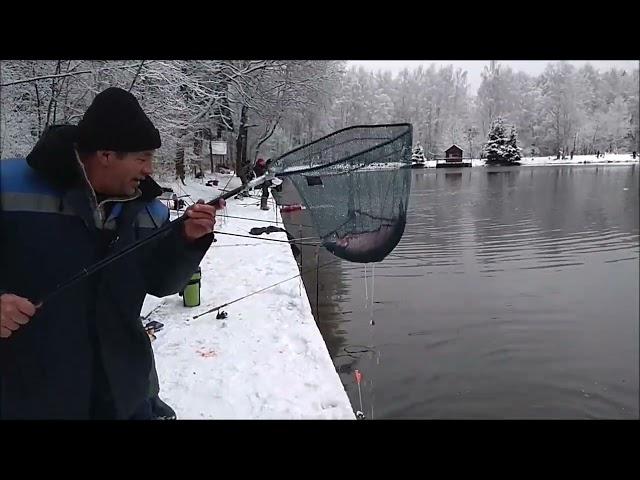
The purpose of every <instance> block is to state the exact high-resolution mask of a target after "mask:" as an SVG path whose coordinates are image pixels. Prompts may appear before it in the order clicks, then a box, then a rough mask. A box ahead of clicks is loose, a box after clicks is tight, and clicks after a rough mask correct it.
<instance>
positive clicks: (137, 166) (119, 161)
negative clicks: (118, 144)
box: [100, 150, 153, 196]
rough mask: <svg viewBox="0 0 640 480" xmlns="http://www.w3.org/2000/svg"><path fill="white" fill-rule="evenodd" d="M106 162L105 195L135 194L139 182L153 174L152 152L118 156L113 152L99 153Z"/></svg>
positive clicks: (129, 153)
mask: <svg viewBox="0 0 640 480" xmlns="http://www.w3.org/2000/svg"><path fill="white" fill-rule="evenodd" d="M100 154H101V155H103V158H104V159H105V160H106V166H107V168H105V169H104V172H105V173H104V175H105V177H104V186H105V188H106V189H108V190H109V191H107V192H100V193H104V194H107V195H117V196H129V195H133V194H134V193H135V192H136V189H137V188H138V186H139V185H140V182H141V181H142V180H144V178H145V177H146V176H147V175H151V174H152V173H153V165H152V163H153V150H148V151H144V152H128V153H125V154H124V156H118V155H117V154H116V153H115V152H100Z"/></svg>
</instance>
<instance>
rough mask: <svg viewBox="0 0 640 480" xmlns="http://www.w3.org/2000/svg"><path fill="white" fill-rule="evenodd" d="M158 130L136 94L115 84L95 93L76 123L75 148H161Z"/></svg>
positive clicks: (89, 150) (128, 150)
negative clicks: (76, 142)
mask: <svg viewBox="0 0 640 480" xmlns="http://www.w3.org/2000/svg"><path fill="white" fill-rule="evenodd" d="M160 145H161V142H160V132H158V129H157V128H156V127H154V126H153V123H151V120H149V117H147V115H146V114H145V113H144V112H143V111H142V108H141V107H140V104H139V103H138V100H137V99H136V97H134V96H133V95H132V94H131V93H129V92H127V91H126V90H123V89H121V88H117V87H110V88H107V89H106V90H104V91H103V92H101V93H99V94H98V95H96V98H94V99H93V102H92V103H91V105H89V108H88V109H87V111H86V112H85V114H84V116H83V117H82V120H80V122H79V123H78V149H79V150H80V151H86V152H94V151H97V150H114V151H118V152H141V151H143V150H155V149H156V148H160Z"/></svg>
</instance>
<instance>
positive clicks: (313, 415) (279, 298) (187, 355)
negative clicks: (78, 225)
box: [142, 174, 355, 419]
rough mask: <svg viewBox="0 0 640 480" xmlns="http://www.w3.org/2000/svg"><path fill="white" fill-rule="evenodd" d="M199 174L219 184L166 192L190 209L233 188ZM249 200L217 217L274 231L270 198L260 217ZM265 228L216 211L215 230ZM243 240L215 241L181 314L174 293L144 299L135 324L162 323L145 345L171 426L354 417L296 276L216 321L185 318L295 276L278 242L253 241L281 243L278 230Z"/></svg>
mask: <svg viewBox="0 0 640 480" xmlns="http://www.w3.org/2000/svg"><path fill="white" fill-rule="evenodd" d="M209 177H210V178H218V179H219V186H218V187H208V186H205V185H204V182H202V183H199V182H201V180H191V181H187V184H188V185H187V186H186V187H185V186H182V185H181V184H172V185H168V186H172V188H173V189H174V192H176V193H177V194H178V195H186V194H189V195H190V196H191V197H192V199H190V198H188V197H187V198H185V200H187V201H188V203H192V202H193V201H195V200H197V199H199V198H203V199H204V200H205V201H208V200H211V199H212V198H214V197H215V196H217V195H218V194H219V190H218V188H226V189H231V188H234V187H236V186H238V185H239V180H238V178H237V177H235V178H234V177H231V176H230V175H220V174H217V175H216V176H215V177H213V176H211V175H210V176H209ZM229 179H231V181H230V182H229V184H228V185H227V182H228V180H229ZM161 183H162V182H161ZM165 185H166V184H165ZM258 193H259V192H258ZM258 203H259V199H256V198H244V199H230V200H228V201H227V208H226V212H225V213H226V215H230V216H234V217H246V218H251V219H258V220H269V221H271V222H273V223H271V224H272V225H274V226H280V227H283V225H282V220H281V218H280V215H279V212H278V211H277V209H276V208H275V204H274V202H273V197H272V196H270V201H269V205H270V210H268V211H263V210H260V208H259V205H258ZM276 222H277V223H276ZM266 226H269V223H264V222H258V221H252V220H244V219H237V218H225V216H224V214H222V215H221V214H219V217H218V221H217V223H216V230H218V231H221V232H229V233H237V234H242V235H247V236H251V235H249V230H250V229H251V228H253V227H266ZM251 237H252V238H242V237H234V236H230V235H222V234H217V235H216V238H217V242H215V243H214V244H213V245H212V246H211V248H210V249H209V251H208V252H207V254H206V256H205V257H204V259H203V260H202V262H201V264H200V267H201V269H202V289H201V305H200V306H198V307H192V308H187V307H184V306H183V301H182V297H180V296H178V295H173V296H169V297H165V298H163V299H158V298H155V297H152V296H147V298H146V300H145V304H144V306H143V310H142V315H147V314H149V313H150V315H149V317H148V318H147V319H146V320H145V323H146V322H148V321H150V320H156V321H159V322H161V323H163V324H164V329H163V330H161V331H160V332H158V333H157V334H156V337H157V339H156V340H155V341H154V342H153V343H152V345H153V348H154V351H155V355H156V364H157V369H158V376H159V379H160V397H161V398H162V399H163V400H165V401H166V402H167V403H168V404H169V405H171V406H172V407H173V408H174V409H175V410H176V412H177V415H178V418H180V419H354V418H355V415H354V411H353V408H352V406H351V404H350V402H349V399H348V397H347V394H346V392H345V390H344V387H343V385H342V383H341V381H340V378H339V376H338V374H337V372H336V370H335V367H334V365H333V362H332V360H331V357H330V356H329V352H328V350H327V348H326V345H325V343H324V340H323V338H322V335H321V334H320V331H319V330H318V327H317V326H316V323H315V320H314V318H313V315H312V314H311V307H310V305H309V302H308V299H307V295H306V292H305V289H304V285H303V283H302V280H301V279H300V277H298V278H295V279H293V280H289V281H286V282H284V283H282V284H280V285H278V286H276V287H273V288H269V289H267V290H265V291H264V292H262V293H258V294H256V295H253V296H250V297H249V298H246V299H244V300H241V301H238V302H236V303H233V304H231V305H229V306H228V307H224V308H222V311H224V312H226V313H227V314H228V316H227V318H225V319H216V314H217V312H213V313H211V314H208V315H205V316H202V317H200V318H198V319H193V318H192V317H193V316H194V315H197V314H199V313H202V312H204V311H206V310H208V309H210V308H213V307H217V306H219V305H222V304H225V303H227V302H230V301H233V300H236V299H238V298H240V297H243V296H245V295H248V294H250V293H253V292H256V291H258V290H260V289H262V288H265V287H268V286H270V285H273V284H275V283H278V282H280V281H282V280H286V279H288V278H290V277H294V276H295V275H297V274H298V273H299V270H298V267H297V264H296V260H295V258H294V256H293V254H292V252H291V247H290V246H289V245H288V244H287V243H281V242H270V241H265V240H262V239H261V238H275V239H280V240H286V239H287V237H286V235H285V233H284V232H275V233H271V234H266V233H265V234H263V235H260V236H251ZM154 309H155V310H154Z"/></svg>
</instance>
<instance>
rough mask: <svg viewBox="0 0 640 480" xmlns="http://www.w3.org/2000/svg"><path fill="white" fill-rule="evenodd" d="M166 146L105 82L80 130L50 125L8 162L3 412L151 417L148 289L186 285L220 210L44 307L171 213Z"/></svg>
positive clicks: (196, 211)
mask: <svg viewBox="0 0 640 480" xmlns="http://www.w3.org/2000/svg"><path fill="white" fill-rule="evenodd" d="M159 147H160V135H159V132H158V130H157V129H156V128H155V127H154V126H153V124H152V123H151V121H150V120H149V118H148V117H147V116H146V115H145V114H144V112H143V111H142V109H141V108H140V105H139V104H138V101H137V100H136V99H135V97H134V96H133V95H131V94H130V93H128V92H126V91H125V90H122V89H118V88H109V89H107V90H105V91H104V92H102V93H100V94H99V95H97V96H96V97H95V99H94V101H93V103H92V104H91V105H90V107H89V108H88V109H87V111H86V113H85V115H84V117H83V118H82V120H81V121H80V123H79V124H78V125H77V126H74V125H65V126H57V127H53V128H50V129H49V130H48V131H47V132H45V134H43V136H42V138H41V139H40V140H39V141H38V143H37V144H36V146H35V147H34V149H33V150H32V151H31V153H30V154H29V155H28V156H27V158H26V161H25V159H11V160H2V161H1V162H0V182H1V187H2V188H1V190H0V192H1V207H2V208H1V209H0V232H2V234H1V236H0V265H2V268H0V307H1V314H2V315H1V318H0V320H1V322H0V419H131V418H142V419H146V418H152V417H153V413H152V408H153V405H152V402H151V400H150V393H149V392H150V389H152V388H153V386H152V385H150V376H151V377H153V375H154V374H155V372H154V371H153V369H152V361H153V352H152V349H151V344H150V340H149V337H148V336H147V334H146V332H145V330H144V328H143V326H142V324H141V322H140V321H139V317H140V310H141V308H142V304H143V301H144V298H145V296H146V295H147V294H151V295H155V296H157V297H163V296H166V295H171V294H174V293H177V292H179V291H180V290H182V289H183V288H184V286H185V285H186V284H187V283H188V281H189V279H190V277H191V275H192V274H193V272H194V271H195V270H196V269H197V267H198V265H199V263H200V261H201V260H202V258H203V256H204V255H205V253H206V251H207V249H208V248H209V246H210V245H211V242H212V237H213V234H212V231H213V225H214V223H215V211H216V209H215V208H214V207H212V206H209V205H205V204H204V203H203V202H202V201H199V202H200V203H197V204H195V205H193V206H191V207H190V208H189V209H188V210H187V211H186V212H185V215H186V216H187V217H188V219H187V220H186V221H185V222H184V223H183V224H182V225H180V226H179V227H176V228H173V229H171V230H170V231H169V232H168V233H167V234H165V235H163V236H161V238H159V239H156V240H154V241H152V242H150V243H149V244H148V245H146V246H144V247H141V248H139V249H138V250H136V251H134V252H133V253H130V254H128V255H126V256H125V257H123V258H121V259H120V260H117V261H115V262H113V263H111V264H109V265H108V266H107V267H105V268H104V269H102V270H101V271H99V272H98V273H95V274H93V275H91V276H89V277H87V278H85V279H84V280H83V281H81V282H78V283H76V284H74V285H73V286H72V287H69V288H68V289H66V290H64V291H62V293H60V294H59V295H57V296H54V297H53V298H51V300H49V301H47V302H45V303H44V304H42V305H40V304H39V302H40V299H42V298H43V297H44V296H46V295H47V294H49V293H50V292H51V291H52V290H54V289H55V287H56V286H57V285H59V284H61V283H63V282H65V281H66V280H67V279H69V278H70V277H72V276H73V275H74V274H76V273H77V272H79V271H82V270H83V269H86V268H88V267H90V266H91V265H93V264H95V263H96V262H97V261H99V260H100V259H102V258H104V257H106V256H108V255H110V254H112V253H114V252H117V251H120V250H122V249H124V248H126V247H127V246H128V245H130V244H132V243H133V242H135V241H136V240H138V239H140V238H143V237H145V236H146V235H149V234H151V233H153V231H154V230H155V229H157V228H159V227H160V226H162V225H164V224H165V223H167V222H168V221H169V211H168V209H167V208H166V206H164V205H163V203H162V202H161V201H159V200H157V199H156V197H157V196H159V195H160V194H161V193H162V189H161V188H160V187H159V186H158V184H157V183H155V182H154V181H153V180H152V179H151V177H150V176H149V175H151V173H152V171H153V169H152V159H153V153H154V150H156V149H157V148H159ZM222 206H224V204H222V205H220V207H222Z"/></svg>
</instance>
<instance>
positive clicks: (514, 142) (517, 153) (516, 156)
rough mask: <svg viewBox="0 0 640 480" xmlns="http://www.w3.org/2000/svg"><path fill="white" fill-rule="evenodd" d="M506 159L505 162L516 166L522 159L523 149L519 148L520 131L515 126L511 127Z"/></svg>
mask: <svg viewBox="0 0 640 480" xmlns="http://www.w3.org/2000/svg"><path fill="white" fill-rule="evenodd" d="M505 152H506V157H505V160H506V161H507V162H509V163H512V164H516V163H518V162H520V159H521V158H522V155H521V153H522V149H521V148H520V147H518V131H517V130H516V127H515V126H513V125H512V126H511V132H510V133H509V139H508V140H507V145H506V147H505Z"/></svg>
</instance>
